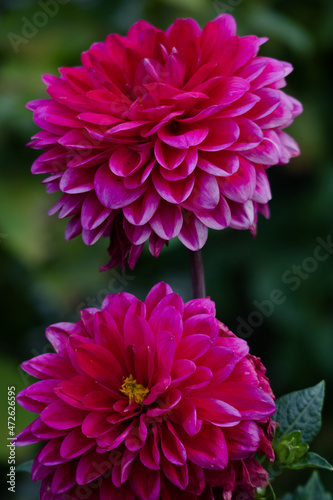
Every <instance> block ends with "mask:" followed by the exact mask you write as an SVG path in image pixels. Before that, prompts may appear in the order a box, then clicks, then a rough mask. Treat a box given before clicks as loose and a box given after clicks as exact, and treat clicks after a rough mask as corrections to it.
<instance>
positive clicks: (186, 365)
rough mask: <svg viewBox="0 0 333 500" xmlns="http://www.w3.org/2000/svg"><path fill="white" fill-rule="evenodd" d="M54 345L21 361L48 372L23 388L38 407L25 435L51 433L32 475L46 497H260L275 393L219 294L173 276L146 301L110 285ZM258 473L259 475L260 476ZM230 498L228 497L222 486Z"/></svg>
mask: <svg viewBox="0 0 333 500" xmlns="http://www.w3.org/2000/svg"><path fill="white" fill-rule="evenodd" d="M46 336H47V338H48V339H49V341H50V342H51V343H52V345H53V347H54V348H55V351H56V352H55V353H48V354H43V355H40V356H37V357H35V358H33V359H32V360H30V361H27V362H24V363H23V365H22V366H23V369H24V370H25V371H26V372H28V373H29V374H31V375H33V376H35V377H37V378H40V379H41V380H40V381H39V382H36V383H34V384H33V385H31V386H30V387H28V388H26V389H24V390H23V391H22V392H21V393H20V394H19V395H18V401H19V403H20V404H21V405H22V406H24V407H25V408H27V409H28V410H31V411H34V412H37V413H40V417H38V418H37V419H36V420H35V421H34V422H33V423H32V424H31V425H30V426H29V427H27V428H26V429H25V430H23V431H22V432H21V433H20V434H19V436H18V439H17V444H18V445H24V444H29V443H35V442H39V441H46V442H45V444H44V445H43V446H42V448H41V450H40V451H39V453H38V455H37V456H36V458H35V461H34V465H33V469H32V477H33V479H34V480H42V487H41V499H42V500H75V499H77V500H79V499H82V498H85V499H89V500H110V499H112V500H124V499H125V500H134V499H138V500H158V499H160V498H161V499H162V500H170V499H171V498H172V499H173V500H174V499H178V498H179V499H182V500H183V499H188V500H196V499H202V500H204V499H212V498H214V494H215V492H217V493H218V494H220V493H221V495H223V498H224V499H225V500H229V499H231V498H232V499H236V498H238V497H237V496H235V495H237V491H248V492H250V493H249V494H250V495H252V496H249V498H253V495H254V489H255V488H256V487H257V485H258V484H259V485H260V486H264V485H266V484H267V474H266V473H265V471H264V470H263V469H262V468H261V466H260V465H259V463H258V462H256V461H255V459H254V458H253V457H254V454H255V453H257V452H259V453H264V454H265V455H267V456H268V457H269V458H272V457H273V453H272V449H271V446H270V441H271V439H272V435H271V433H270V432H269V430H268V427H269V424H270V416H271V415H272V413H273V412H274V410H275V405H274V401H273V395H272V392H271V389H270V386H269V383H268V380H267V378H266V377H265V375H264V369H263V367H262V365H261V364H260V362H259V360H257V358H254V357H253V356H251V355H250V354H249V349H248V345H247V343H246V342H245V340H242V339H239V338H237V337H236V336H235V335H233V334H232V333H231V332H229V330H228V329H227V328H226V327H225V326H224V325H222V323H219V322H218V321H217V319H216V318H215V305H214V303H213V302H212V301H211V300H210V299H196V300H191V301H190V302H187V303H186V304H184V303H183V301H182V299H181V298H180V296H179V295H177V294H176V293H173V292H172V290H171V288H170V287H169V286H168V285H166V284H165V283H159V284H157V285H156V286H155V287H154V288H153V289H152V290H151V291H150V293H149V294H148V296H147V298H146V300H145V301H144V302H141V301H139V300H138V299H136V298H135V297H134V296H133V295H130V294H128V293H120V294H116V295H109V296H107V297H106V299H105V301H104V302H103V305H102V308H101V310H98V309H85V310H83V311H82V314H81V320H80V321H78V322H77V323H76V324H72V323H58V324H55V325H52V326H51V327H50V328H48V329H47V331H46ZM258 478H259V479H258ZM219 498H221V497H219Z"/></svg>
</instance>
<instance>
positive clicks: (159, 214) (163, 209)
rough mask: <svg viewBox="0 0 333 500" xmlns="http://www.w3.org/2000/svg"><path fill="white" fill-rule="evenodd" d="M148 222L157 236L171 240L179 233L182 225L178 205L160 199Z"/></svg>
mask: <svg viewBox="0 0 333 500" xmlns="http://www.w3.org/2000/svg"><path fill="white" fill-rule="evenodd" d="M149 223H150V226H151V228H152V229H153V231H154V232H155V233H156V234H157V236H159V237H160V238H162V239H164V240H171V239H172V238H174V237H175V236H177V235H178V234H179V232H180V230H181V228H182V225H183V217H182V213H181V209H180V206H178V205H172V204H169V203H167V202H165V201H161V202H160V204H159V206H158V209H157V211H156V212H155V214H154V215H153V217H152V218H151V219H150V222H149Z"/></svg>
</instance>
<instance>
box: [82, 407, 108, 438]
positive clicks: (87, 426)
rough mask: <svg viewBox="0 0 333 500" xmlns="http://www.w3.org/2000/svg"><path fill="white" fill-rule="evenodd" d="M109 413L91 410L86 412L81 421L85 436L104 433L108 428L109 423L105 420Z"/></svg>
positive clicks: (92, 436)
mask: <svg viewBox="0 0 333 500" xmlns="http://www.w3.org/2000/svg"><path fill="white" fill-rule="evenodd" d="M109 415H110V412H97V411H92V412H91V413H88V414H87V415H86V417H85V418H84V419H83V421H82V427H81V429H82V433H83V434H84V435H85V436H87V438H96V437H98V436H101V435H103V434H106V433H107V432H108V431H109V430H110V424H109V423H108V422H107V420H106V418H107V417H108V416H109Z"/></svg>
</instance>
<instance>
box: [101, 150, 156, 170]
mask: <svg viewBox="0 0 333 500" xmlns="http://www.w3.org/2000/svg"><path fill="white" fill-rule="evenodd" d="M150 157H151V152H150V151H149V150H144V151H140V152H137V151H133V150H131V149H129V148H126V147H120V148H118V149H116V150H115V151H114V152H113V153H112V155H111V157H110V160H109V167H110V169H111V171H112V172H113V173H114V174H115V175H116V176H118V177H127V176H128V175H130V174H133V173H134V172H136V171H137V170H138V169H139V168H141V167H142V166H143V165H144V164H145V163H146V162H148V160H150Z"/></svg>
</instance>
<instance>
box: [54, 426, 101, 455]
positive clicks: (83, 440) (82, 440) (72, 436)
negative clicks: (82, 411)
mask: <svg viewBox="0 0 333 500" xmlns="http://www.w3.org/2000/svg"><path fill="white" fill-rule="evenodd" d="M94 444H96V441H95V440H94V439H89V438H87V437H86V436H85V435H84V434H82V431H81V429H74V430H73V431H71V432H70V433H69V434H67V436H66V437H65V438H64V440H63V442H62V443H61V446H60V455H61V456H62V457H64V458H75V457H77V456H79V455H83V453H85V452H86V451H88V450H89V449H90V448H91V447H92V446H94Z"/></svg>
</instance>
